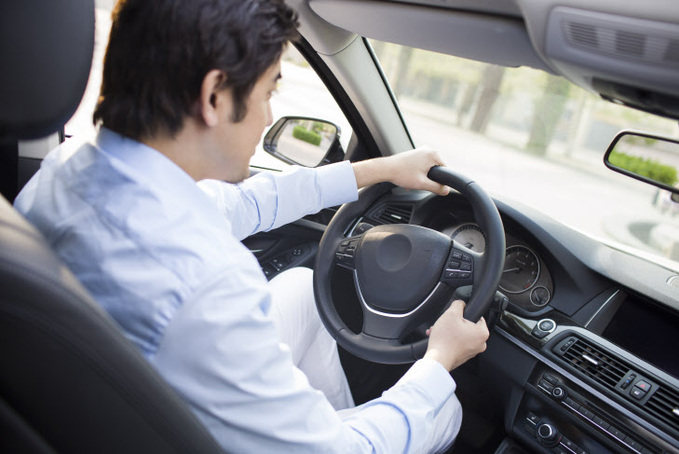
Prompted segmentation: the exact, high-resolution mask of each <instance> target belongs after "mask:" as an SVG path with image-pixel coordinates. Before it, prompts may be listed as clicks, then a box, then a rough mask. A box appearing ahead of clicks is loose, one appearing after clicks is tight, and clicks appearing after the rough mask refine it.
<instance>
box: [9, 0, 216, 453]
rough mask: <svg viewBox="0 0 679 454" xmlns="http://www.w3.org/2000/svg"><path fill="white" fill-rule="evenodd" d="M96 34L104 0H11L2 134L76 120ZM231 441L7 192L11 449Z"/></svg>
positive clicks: (29, 133)
mask: <svg viewBox="0 0 679 454" xmlns="http://www.w3.org/2000/svg"><path fill="white" fill-rule="evenodd" d="M93 43H94V0H63V1H58V2H57V1H54V0H21V1H3V2H1V3H0V61H2V68H1V69H0V142H2V143H7V142H8V141H16V140H17V139H28V138H35V137H41V136H44V135H46V134H48V133H50V132H54V131H56V130H58V129H59V128H61V127H62V126H63V125H64V124H65V122H66V121H67V120H68V118H69V117H70V116H71V115H72V114H73V112H74V111H75V109H76V107H77V106H78V103H79V101H80V98H81V97H82V95H83V92H84V89H85V85H86V83H87V77H88V74H89V69H90V64H91V59H92V51H93ZM5 170H7V169H5ZM10 198H11V196H10ZM221 451H222V450H221V449H220V447H219V446H218V445H217V444H216V442H215V440H214V439H213V438H212V437H211V436H210V434H209V433H208V432H207V430H206V429H205V428H204V427H203V426H202V425H201V423H200V422H199V421H198V419H197V418H196V417H195V416H194V414H193V413H192V412H191V411H190V409H189V408H188V406H187V405H186V404H185V403H184V401H183V400H182V399H181V398H180V397H179V395H178V394H177V393H175V391H174V390H173V389H171V388H170V386H169V385H168V384H167V383H166V382H164V381H163V379H162V378H161V377H160V376H159V374H158V373H157V372H156V371H155V370H154V369H153V368H152V367H151V365H150V364H149V363H148V362H147V361H146V360H145V359H144V358H143V357H142V356H141V355H140V354H139V352H138V351H137V350H136V348H135V347H134V345H133V344H132V343H131V342H130V341H128V340H127V339H126V338H125V337H124V336H123V335H122V333H121V331H120V330H119V329H118V327H117V325H116V324H115V322H113V321H112V319H111V318H110V317H108V315H107V314H106V313H105V312H104V311H103V310H101V309H100V307H99V306H97V304H96V303H95V302H94V301H93V300H92V298H91V297H90V296H89V295H88V294H87V292H86V291H85V290H84V288H83V287H82V286H81V285H80V284H79V283H78V281H77V280H76V278H75V277H74V276H73V275H72V274H71V273H70V272H69V270H68V269H66V267H65V266H64V265H63V264H62V263H61V261H60V260H59V258H58V257H57V256H56V254H55V253H54V252H53V251H52V250H51V249H50V247H49V246H48V244H47V242H46V241H45V239H44V238H43V237H42V236H41V234H40V233H39V232H38V231H37V230H36V229H35V228H33V227H32V226H31V225H30V224H29V223H28V222H27V221H26V220H25V219H24V218H23V217H22V216H21V215H20V214H19V213H18V212H17V211H15V210H14V208H13V207H12V206H11V205H10V203H9V202H8V201H7V200H6V199H5V198H4V197H0V452H7V453H14V452H21V453H33V452H37V453H53V452H63V453H70V452H76V453H108V452H111V453H113V452H116V453H137V452H139V453H141V452H143V453H165V452H177V453H180V452H190V453H203V452H206V453H208V452H221Z"/></svg>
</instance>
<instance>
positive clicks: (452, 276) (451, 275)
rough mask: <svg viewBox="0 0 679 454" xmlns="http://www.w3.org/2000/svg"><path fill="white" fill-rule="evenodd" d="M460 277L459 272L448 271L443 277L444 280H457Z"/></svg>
mask: <svg viewBox="0 0 679 454" xmlns="http://www.w3.org/2000/svg"><path fill="white" fill-rule="evenodd" d="M459 277H460V272H459V271H450V270H446V274H445V275H444V276H443V278H444V279H457V278H459Z"/></svg>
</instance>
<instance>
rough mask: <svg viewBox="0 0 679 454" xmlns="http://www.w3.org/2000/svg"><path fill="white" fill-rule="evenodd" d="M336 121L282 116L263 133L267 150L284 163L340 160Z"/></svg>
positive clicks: (314, 163)
mask: <svg viewBox="0 0 679 454" xmlns="http://www.w3.org/2000/svg"><path fill="white" fill-rule="evenodd" d="M339 137H340V129H339V127H338V126H337V125H334V124H332V123H330V122H327V121H324V120H319V119H316V118H306V117H283V118H281V119H280V120H278V121H277V122H276V124H274V125H273V126H272V127H271V129H269V132H267V133H266V136H264V143H263V147H264V150H266V151H267V152H268V153H269V154H271V155H273V156H275V157H277V158H278V159H280V160H282V161H284V162H287V163H288V164H297V165H301V166H304V167H317V166H319V165H323V164H329V163H331V162H337V161H341V160H342V159H343V158H344V151H343V150H342V146H341V145H340V142H339Z"/></svg>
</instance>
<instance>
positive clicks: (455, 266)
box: [448, 260, 461, 270]
mask: <svg viewBox="0 0 679 454" xmlns="http://www.w3.org/2000/svg"><path fill="white" fill-rule="evenodd" d="M460 265H461V263H460V262H458V261H457V260H451V261H450V262H449V263H448V267H450V268H451V269H454V270H459V269H460Z"/></svg>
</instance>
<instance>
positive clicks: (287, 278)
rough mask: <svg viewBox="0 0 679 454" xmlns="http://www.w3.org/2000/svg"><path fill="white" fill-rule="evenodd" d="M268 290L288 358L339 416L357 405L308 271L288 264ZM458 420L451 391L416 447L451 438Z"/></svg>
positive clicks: (438, 446)
mask: <svg viewBox="0 0 679 454" xmlns="http://www.w3.org/2000/svg"><path fill="white" fill-rule="evenodd" d="M269 284H270V285H271V293H272V299H273V302H272V308H271V316H272V318H273V321H274V324H275V325H276V328H277V329H278V334H279V336H280V338H281V341H282V342H284V343H285V344H287V345H288V346H289V347H290V351H291V353H292V361H293V363H294V364H295V366H297V367H298V368H299V369H300V370H301V371H302V372H304V373H305V374H306V376H307V378H308V379H309V383H310V384H311V386H312V387H314V388H315V389H317V390H319V391H322V392H323V393H324V394H325V396H326V397H327V399H328V401H329V402H330V404H332V406H333V407H334V408H335V410H342V411H341V412H340V416H341V417H342V418H346V417H348V416H349V415H350V414H351V413H353V412H355V411H358V410H359V409H360V407H354V400H353V398H352V396H351V390H350V389H349V384H348V382H347V379H346V376H345V375H344V369H342V364H341V363H340V359H339V353H337V344H336V343H335V340H334V339H333V338H332V336H330V334H328V331H327V330H326V329H325V326H323V322H321V319H320V317H319V315H318V311H317V309H316V302H315V299H314V291H313V271H312V270H310V269H309V268H292V269H290V270H287V271H284V272H282V273H281V274H279V275H278V276H276V277H275V278H273V279H272V280H271V282H270V283H269ZM461 423H462V407H461V406H460V402H459V400H458V399H457V397H456V396H455V395H454V394H453V396H452V397H451V398H450V399H448V401H446V403H445V404H444V405H443V407H442V408H441V410H440V411H439V413H438V414H437V415H436V417H435V418H434V424H433V425H432V426H433V427H432V428H431V430H430V431H429V433H428V437H427V438H428V439H427V443H426V446H424V447H423V448H424V449H423V450H422V453H438V452H444V451H445V450H446V449H447V448H448V447H450V445H451V444H452V443H453V441H454V440H455V437H456V436H457V434H458V432H459V431H460V424H461Z"/></svg>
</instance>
